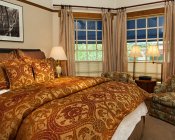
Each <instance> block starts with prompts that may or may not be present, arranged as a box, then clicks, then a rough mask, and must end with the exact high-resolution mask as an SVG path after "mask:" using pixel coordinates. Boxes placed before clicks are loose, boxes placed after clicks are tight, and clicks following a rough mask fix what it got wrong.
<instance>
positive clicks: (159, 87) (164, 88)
mask: <svg viewBox="0 0 175 140" xmlns="http://www.w3.org/2000/svg"><path fill="white" fill-rule="evenodd" d="M166 91H167V85H166V84H165V83H163V84H161V85H157V86H155V87H154V93H164V92H166Z"/></svg>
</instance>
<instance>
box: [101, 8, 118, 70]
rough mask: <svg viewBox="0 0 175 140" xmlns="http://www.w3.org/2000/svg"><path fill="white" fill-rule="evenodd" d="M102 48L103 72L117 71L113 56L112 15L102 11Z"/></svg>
mask: <svg viewBox="0 0 175 140" xmlns="http://www.w3.org/2000/svg"><path fill="white" fill-rule="evenodd" d="M102 46H103V72H108V71H113V70H114V69H115V64H114V59H115V58H114V56H113V50H114V48H113V47H114V46H113V32H112V15H111V13H110V12H108V11H106V10H103V11H102Z"/></svg>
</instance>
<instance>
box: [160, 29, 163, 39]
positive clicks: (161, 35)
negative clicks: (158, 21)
mask: <svg viewBox="0 0 175 140" xmlns="http://www.w3.org/2000/svg"><path fill="white" fill-rule="evenodd" d="M159 38H163V28H160V29H159Z"/></svg>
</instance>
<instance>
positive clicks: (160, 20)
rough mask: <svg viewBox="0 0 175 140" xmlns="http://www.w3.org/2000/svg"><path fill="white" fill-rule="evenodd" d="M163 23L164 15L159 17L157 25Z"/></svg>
mask: <svg viewBox="0 0 175 140" xmlns="http://www.w3.org/2000/svg"><path fill="white" fill-rule="evenodd" d="M163 24H164V17H163V16H161V17H159V26H163Z"/></svg>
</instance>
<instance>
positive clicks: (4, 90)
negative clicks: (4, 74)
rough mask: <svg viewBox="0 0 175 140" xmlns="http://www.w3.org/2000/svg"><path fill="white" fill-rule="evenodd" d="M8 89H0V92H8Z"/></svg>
mask: <svg viewBox="0 0 175 140" xmlns="http://www.w3.org/2000/svg"><path fill="white" fill-rule="evenodd" d="M8 91H9V89H3V90H0V94H3V93H5V92H8Z"/></svg>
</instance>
